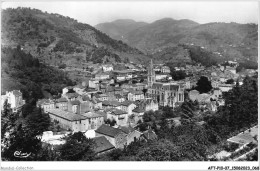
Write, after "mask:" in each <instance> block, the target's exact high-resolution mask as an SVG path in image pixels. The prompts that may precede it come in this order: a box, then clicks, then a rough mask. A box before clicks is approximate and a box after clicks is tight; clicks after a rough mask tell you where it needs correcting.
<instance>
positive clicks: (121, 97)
mask: <svg viewBox="0 0 260 171" xmlns="http://www.w3.org/2000/svg"><path fill="white" fill-rule="evenodd" d="M115 99H116V100H117V101H118V102H123V101H125V98H124V96H122V95H120V94H115Z"/></svg>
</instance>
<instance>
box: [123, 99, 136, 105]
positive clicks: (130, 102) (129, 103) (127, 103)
mask: <svg viewBox="0 0 260 171" xmlns="http://www.w3.org/2000/svg"><path fill="white" fill-rule="evenodd" d="M131 104H135V103H134V101H131V100H125V101H123V102H121V105H122V106H129V105H131Z"/></svg>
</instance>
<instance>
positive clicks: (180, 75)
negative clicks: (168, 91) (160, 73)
mask: <svg viewBox="0 0 260 171" xmlns="http://www.w3.org/2000/svg"><path fill="white" fill-rule="evenodd" d="M171 76H172V79H173V80H176V81H178V80H182V79H184V78H185V77H186V73H185V71H181V70H179V71H175V70H171Z"/></svg>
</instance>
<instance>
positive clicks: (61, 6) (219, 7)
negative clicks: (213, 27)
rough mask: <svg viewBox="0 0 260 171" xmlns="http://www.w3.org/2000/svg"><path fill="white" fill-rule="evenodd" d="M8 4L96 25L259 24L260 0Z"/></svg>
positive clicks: (25, 2) (115, 0)
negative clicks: (131, 22) (183, 21)
mask: <svg viewBox="0 0 260 171" xmlns="http://www.w3.org/2000/svg"><path fill="white" fill-rule="evenodd" d="M8 7H11V8H17V7H30V8H36V9H39V10H42V11H44V12H45V11H47V12H49V13H58V14H61V15H64V16H69V17H71V18H74V19H76V20H78V21H79V22H83V23H87V24H90V25H92V26H95V25H96V24H99V23H104V22H111V21H114V20H117V19H133V20H135V21H144V22H148V23H151V22H153V21H156V20H159V19H161V18H173V19H176V20H179V19H190V20H193V21H195V22H198V23H201V24H204V23H209V22H227V23H229V22H237V23H243V24H244V23H258V15H259V11H258V10H259V9H258V7H259V4H258V2H257V1H169V0H168V1H162V0H161V1H159V0H157V1H155V0H153V1H152V0H151V1H149V0H141V1H137V0H134V1H133V0H132V1H130V0H128V1H126V0H123V1H119V0H114V1H112V0H107V1H105V0H103V1H102V0H97V1H40V2H32V1H16V2H10V1H6V2H2V9H6V8H8Z"/></svg>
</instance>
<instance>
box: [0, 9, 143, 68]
mask: <svg viewBox="0 0 260 171" xmlns="http://www.w3.org/2000/svg"><path fill="white" fill-rule="evenodd" d="M2 45H3V46H5V47H6V46H11V47H16V46H17V45H21V47H22V48H23V50H24V51H25V52H30V53H31V54H32V55H33V56H35V57H37V58H38V59H39V60H40V61H44V62H46V63H49V64H53V65H57V64H59V63H71V62H72V63H73V62H75V61H76V60H77V59H80V61H86V57H87V58H88V59H89V60H90V61H91V60H92V56H91V54H92V52H95V53H99V52H100V48H104V49H106V50H107V51H108V52H109V55H110V56H109V55H108V56H107V57H106V58H108V60H109V59H110V57H111V58H114V56H115V55H118V56H119V57H120V58H122V59H124V58H125V57H128V55H129V58H131V57H132V56H134V55H136V56H140V55H141V57H140V59H142V58H145V56H144V55H142V53H141V52H140V51H139V50H137V49H135V48H132V47H130V46H128V45H127V44H125V43H123V42H122V41H117V40H114V39H112V38H110V37H109V36H107V35H106V34H104V33H102V32H100V31H99V30H97V29H95V28H94V27H92V26H90V25H88V24H83V23H80V22H78V21H77V20H75V19H72V18H69V17H65V16H62V15H59V14H49V13H47V12H42V11H40V10H37V9H30V8H17V9H10V8H9V9H6V10H3V11H2ZM96 51H97V52H96ZM88 54H89V56H87V55H88ZM103 55H104V53H101V54H98V56H99V57H100V58H103V57H104V56H103ZM106 55H107V54H106ZM93 59H94V58H93Z"/></svg>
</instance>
